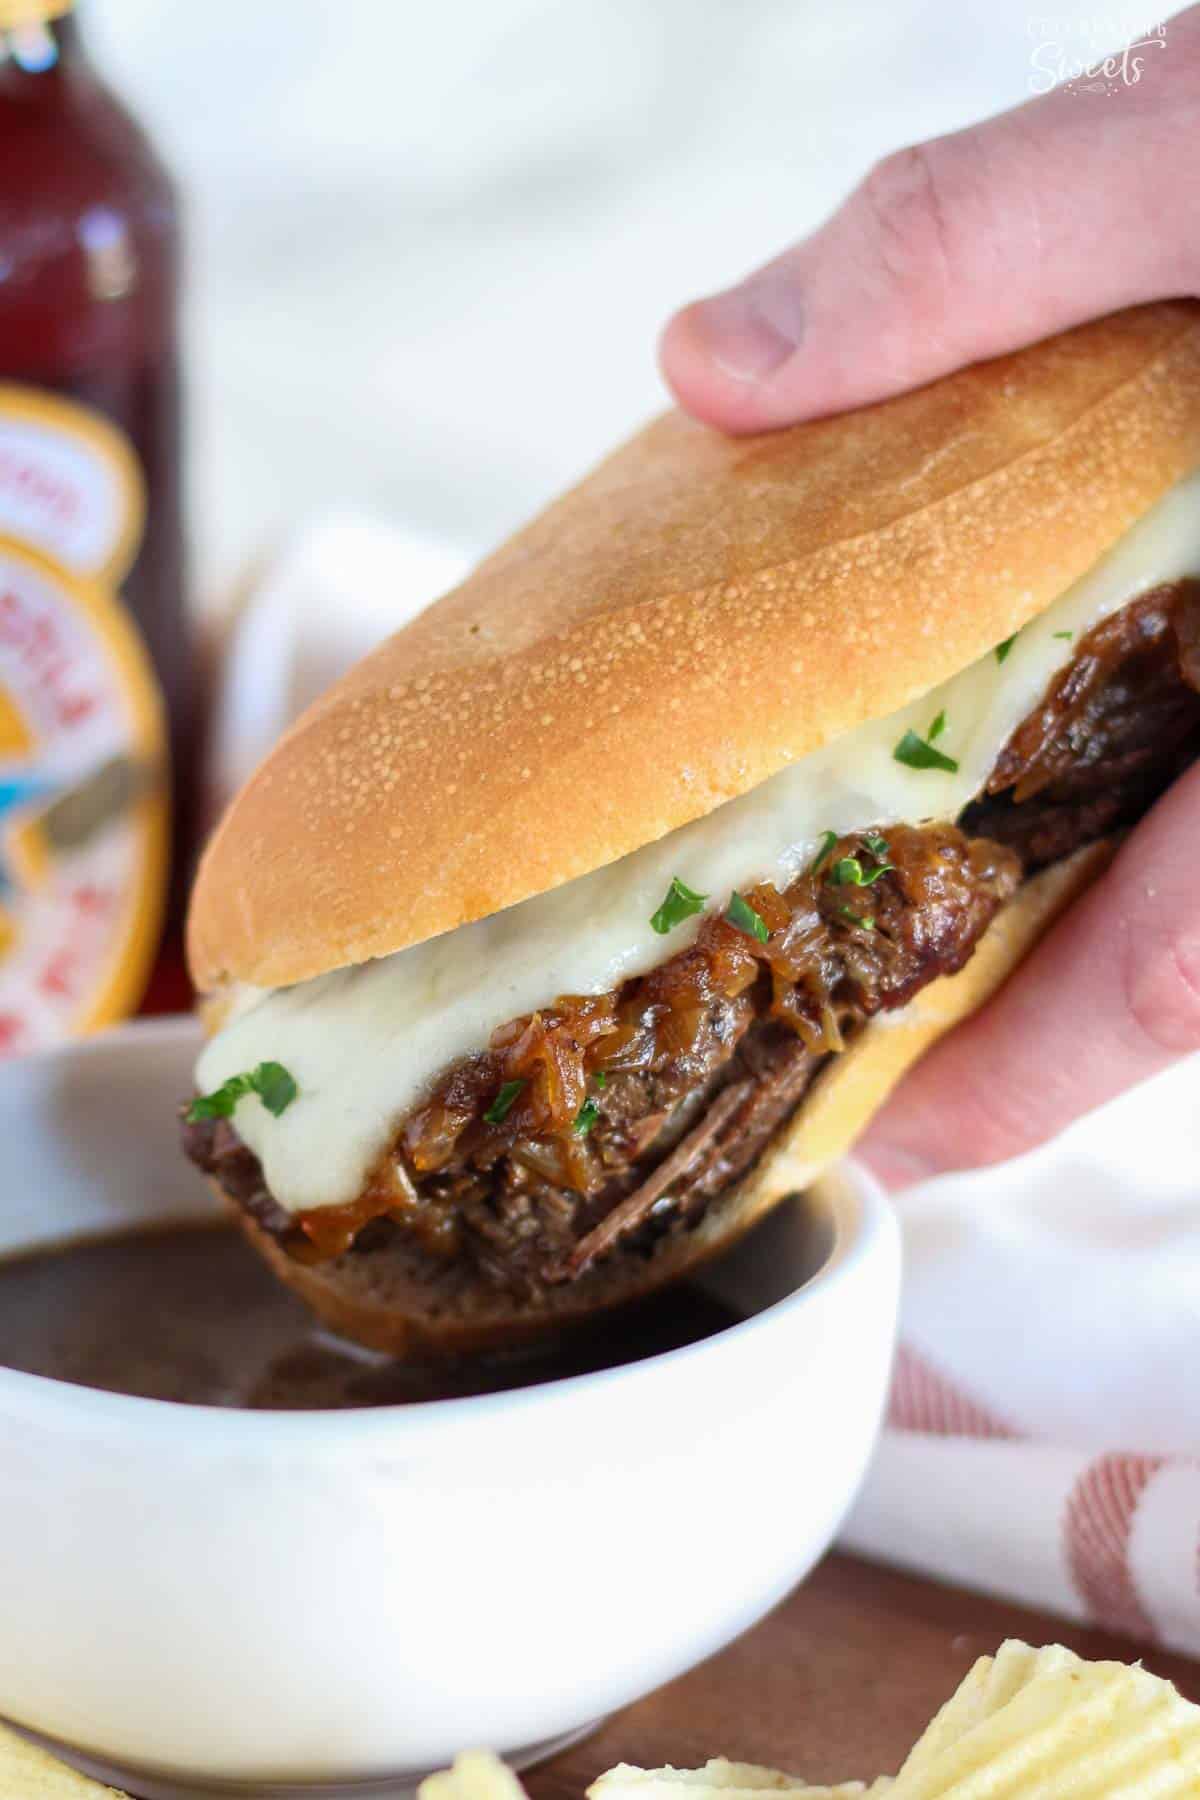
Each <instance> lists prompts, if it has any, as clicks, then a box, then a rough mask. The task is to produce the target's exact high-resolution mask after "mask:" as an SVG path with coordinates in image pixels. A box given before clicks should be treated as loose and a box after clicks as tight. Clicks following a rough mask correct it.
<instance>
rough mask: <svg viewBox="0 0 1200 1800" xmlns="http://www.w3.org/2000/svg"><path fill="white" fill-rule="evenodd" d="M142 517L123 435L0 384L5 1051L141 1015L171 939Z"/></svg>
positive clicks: (84, 414)
mask: <svg viewBox="0 0 1200 1800" xmlns="http://www.w3.org/2000/svg"><path fill="white" fill-rule="evenodd" d="M144 517H145V501H144V490H143V482H142V477H141V471H140V469H139V467H138V463H137V459H136V457H135V456H134V454H133V451H132V449H131V447H130V446H129V444H128V442H127V441H126V439H125V438H124V437H123V435H122V434H121V433H120V432H119V431H117V430H116V429H115V428H114V427H113V426H112V425H111V424H109V423H108V422H107V421H105V420H103V419H101V418H100V417H98V416H97V415H96V414H94V413H92V412H91V411H89V410H88V409H87V408H85V407H81V406H77V405H75V404H74V403H72V402H69V401H64V400H61V399H59V398H57V397H54V396H49V395H45V394H42V393H39V392H38V391H36V390H33V389H28V388H22V387H16V386H3V385H0V1056H3V1055H9V1054H17V1053H24V1052H26V1051H29V1050H34V1049H38V1048H43V1047H45V1046H48V1045H50V1044H52V1043H55V1042H58V1041H60V1040H61V1039H62V1038H64V1037H67V1036H70V1035H73V1034H76V1033H80V1032H86V1031H91V1030H95V1029H96V1028H97V1027H99V1026H102V1025H106V1024H109V1023H111V1022H113V1021H114V1020H116V1019H120V1018H122V1017H124V1016H126V1015H127V1014H128V1013H129V1012H131V1011H132V1010H133V1009H134V1008H135V1007H136V1006H137V1003H138V1000H139V998H140V995H141V991H142V987H143V985H144V983H145V979H146V974H147V971H148V968H149V963H150V959H151V957H152V956H153V954H154V950H155V947H156V944H157V940H158V933H159V929H160V925H161V919H162V908H163V899H164V893H165V887H166V877H167V856H168V852H167V842H168V838H167V831H168V818H167V751H166V732H165V721H164V713H163V705H162V699H161V695H160V693H159V690H158V685H157V682H156V679H155V676H154V672H153V670H152V668H151V665H150V662H149V659H148V657H147V655H146V652H145V649H144V647H143V644H142V640H141V636H140V634H139V632H138V630H137V628H136V626H135V625H134V624H133V621H132V620H131V618H130V616H129V614H128V613H127V611H126V609H125V607H124V605H123V604H122V601H121V599H120V596H119V592H118V587H117V584H118V583H119V582H120V580H121V578H122V577H123V575H124V574H125V573H126V571H127V569H128V567H129V565H130V563H131V561H132V559H133V558H134V556H135V555H136V554H137V549H138V545H139V543H140V542H141V536H142V529H143V525H144Z"/></svg>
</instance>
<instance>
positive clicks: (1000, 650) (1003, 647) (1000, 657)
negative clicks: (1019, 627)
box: [996, 631, 1020, 663]
mask: <svg viewBox="0 0 1200 1800" xmlns="http://www.w3.org/2000/svg"><path fill="white" fill-rule="evenodd" d="M1019 635H1020V634H1019V633H1018V632H1015V631H1014V632H1013V634H1012V636H1011V637H1008V638H1005V640H1004V642H1003V643H1002V644H997V645H996V661H997V662H998V663H1002V662H1003V661H1004V659H1005V657H1006V656H1007V655H1008V653H1009V651H1010V650H1011V649H1012V647H1013V645H1014V644H1015V643H1016V641H1017V638H1018V636H1019Z"/></svg>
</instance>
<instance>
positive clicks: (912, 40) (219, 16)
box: [89, 0, 1152, 598]
mask: <svg viewBox="0 0 1200 1800" xmlns="http://www.w3.org/2000/svg"><path fill="white" fill-rule="evenodd" d="M1129 14H1132V15H1133V18H1134V19H1135V20H1145V19H1148V18H1149V17H1151V16H1152V14H1151V13H1150V12H1149V11H1148V10H1147V9H1146V8H1144V7H1138V6H1133V7H1131V6H1130V5H1129V4H1128V0H1125V3H1122V0H1112V3H1111V4H1108V3H1106V0H1092V3H1091V4H1090V5H1087V4H1085V5H1079V4H1075V3H1074V0H1065V3H1064V0H1043V3H1042V4H1034V5H1032V6H1031V5H1029V4H1028V3H1027V0H840V3H838V0H441V3H440V4H436V5H429V4H428V3H427V0H421V3H419V4H418V3H417V0H192V3H191V4H186V5H185V4H181V3H179V0H174V3H172V0H91V4H90V7H89V22H90V26H91V36H92V41H93V44H94V46H95V48H96V50H97V53H98V54H99V56H100V58H101V60H102V61H103V63H104V64H105V66H106V67H107V68H108V69H109V70H110V72H111V73H112V75H113V77H114V78H115V79H116V81H117V82H118V83H119V85H120V87H121V89H122V91H123V92H124V93H125V94H126V95H127V96H128V98H129V99H130V100H131V101H132V102H133V103H134V105H135V106H136V108H137V109H138V111H139V112H140V114H141V116H142V117H143V118H144V119H145V120H147V121H148V122H149V123H150V125H151V127H152V129H153V130H154V132H155V133H156V135H157V137H158V140H159V142H160V144H161V146H162V147H163V148H164V150H165V151H166V153H167V155H168V158H169V160H170V162H171V164H172V166H173V167H174V169H175V171H176V173H177V175H178V177H179V178H180V181H181V183H182V185H183V187H184V191H185V194H186V197H187V204H188V216H189V228H190V246H191V288H190V319H189V327H190V329H189V337H188V344H189V353H190V360H191V396H190V398H191V415H190V416H191V482H192V492H193V529H194V539H195V547H196V552H197V571H198V575H199V578H200V587H201V591H202V593H203V594H204V595H205V596H207V597H210V598H211V597H212V596H213V595H215V594H219V593H220V592H221V591H222V590H223V588H224V587H225V585H226V584H227V582H228V580H229V578H230V576H231V574H232V572H233V571H234V570H235V569H237V568H238V567H239V566H240V564H241V563H242V561H243V559H244V558H245V557H246V556H247V555H248V554H249V553H251V552H256V551H257V550H259V549H260V548H261V547H262V545H263V543H264V541H266V540H269V539H270V538H272V537H273V536H274V535H275V534H276V533H277V532H278V531H279V529H280V528H281V527H282V526H285V525H288V524H291V523H293V522H295V521H297V520H301V519H303V518H305V517H306V516H308V515H311V514H312V513H313V512H315V511H317V510H320V509H323V508H324V507H325V506H327V505H328V504H329V503H330V502H335V501H349V502H351V503H354V504H358V505H362V506H365V507H368V508H370V509H372V510H375V511H377V512H380V513H382V514H384V515H385V516H390V517H392V518H394V519H396V520H397V521H399V522H401V523H403V524H405V525H407V526H409V527H411V528H415V529H417V530H419V531H421V532H424V533H426V534H429V535H431V536H433V537H434V538H435V539H438V540H442V541H445V542H447V543H448V544H450V545H453V546H457V547H459V548H461V549H462V550H464V551H465V552H468V553H470V552H474V551H477V550H481V549H484V548H486V547H487V546H488V545H489V544H490V543H491V542H492V541H494V540H495V539H496V538H497V537H499V536H500V535H501V534H503V533H504V532H506V531H507V530H508V529H509V528H510V527H511V526H512V525H514V524H515V523H516V522H517V521H519V520H520V519H521V517H522V516H523V515H525V514H526V513H528V512H529V511H530V510H531V509H532V508H533V507H535V506H536V505H537V504H538V503H539V502H540V501H541V500H542V499H543V498H545V497H547V496H548V495H549V494H550V493H551V492H553V491H554V490H555V489H557V488H558V487H560V486H562V485H563V483H564V482H565V481H566V480H568V479H569V478H570V477H572V476H573V475H574V474H576V473H577V472H578V471H579V470H580V469H581V468H582V467H584V466H585V465H586V464H587V463H588V462H589V461H591V460H592V459H593V458H594V457H595V456H596V455H597V454H598V453H599V452H601V451H602V450H603V449H604V448H605V447H606V446H607V445H608V444H609V443H610V442H611V441H612V440H614V439H615V438H618V437H620V436H622V435H624V433H625V432H626V431H627V430H628V429H629V428H630V427H631V426H632V425H633V424H635V423H636V422H637V421H638V420H639V419H640V418H641V417H643V416H644V415H646V414H647V413H649V412H651V411H652V410H654V409H655V408H656V407H658V406H659V405H660V404H661V403H662V400H663V394H662V390H661V387H660V384H659V381H658V378H657V375H656V372H655V362H654V344H655V337H656V334H657V331H658V329H659V326H660V324H661V322H662V321H663V319H664V318H665V316H666V315H667V314H668V313H669V312H670V311H671V310H672V308H673V307H674V306H676V305H677V304H679V303H680V302H681V301H683V300H685V299H687V298H689V297H691V296H694V295H695V294H697V293H700V292H703V291H705V290H706V289H709V288H711V287H713V286H716V285H719V284H722V283H724V282H726V281H727V280H728V279H730V278H732V277H734V276H736V275H737V274H739V273H740V272H742V271H744V270H746V269H747V268H749V267H751V266H752V265H753V264H755V263H756V262H758V261H760V260H762V259H763V258H764V257H766V256H767V255H769V254H770V253H772V252H774V251H775V250H777V249H779V248H780V247H781V246H782V245H783V244H784V243H786V242H787V241H788V240H789V239H790V238H792V237H795V236H797V235H798V234H800V233H802V232H804V231H806V230H808V229H809V228H810V227H811V226H812V225H813V224H814V223H815V222H816V221H817V220H818V219H819V218H820V217H821V216H822V215H823V214H824V213H825V212H826V211H828V210H829V208H830V207H831V206H833V205H834V204H835V202H836V201H837V199H838V198H839V196H840V195H842V194H843V193H844V192H845V191H846V189H847V188H848V187H849V186H850V185H851V184H852V183H853V182H854V181H855V179H856V178H857V177H858V176H859V175H860V174H861V173H862V172H863V171H864V170H865V168H866V167H867V165H868V164H869V163H870V162H871V161H872V160H873V159H874V158H875V157H877V156H878V155H880V154H881V153H883V152H884V151H886V150H888V149H890V148H893V147H896V146H898V145H900V144H902V143H904V142H905V141H908V140H911V139H913V138H914V137H917V136H923V135H927V134H929V133H932V132H937V131H944V130H948V129H951V128H953V127H955V126H958V125H962V124H965V123H966V122H968V121H969V120H971V119H973V118H975V117H978V116H979V115H981V114H983V113H986V112H989V111H994V110H996V109H998V108H1000V107H1003V106H1007V105H1011V104H1013V103H1014V102H1016V101H1019V100H1020V99H1022V98H1023V97H1025V96H1026V95H1027V94H1028V93H1029V91H1030V83H1031V80H1032V79H1034V78H1035V70H1034V65H1033V62H1032V54H1033V51H1034V49H1035V46H1036V45H1037V44H1039V43H1042V44H1044V43H1046V42H1047V40H1050V41H1051V42H1052V43H1055V44H1057V45H1058V46H1059V47H1061V50H1062V53H1063V54H1064V55H1066V56H1071V55H1077V54H1078V53H1079V52H1080V50H1081V49H1082V50H1085V51H1086V50H1088V49H1089V48H1090V49H1107V48H1108V47H1110V45H1111V44H1115V43H1116V42H1118V41H1119V40H1121V39H1122V38H1123V37H1124V36H1126V35H1127V34H1128V33H1129V31H1131V30H1133V29H1134V26H1133V24H1131V23H1130V22H1129V20H1128V19H1127V18H1126V15H1129ZM1046 54H1047V53H1046V52H1045V51H1043V52H1042V55H1043V58H1045V56H1046ZM1083 60H1086V56H1085V57H1084V58H1083ZM1043 66H1044V64H1043Z"/></svg>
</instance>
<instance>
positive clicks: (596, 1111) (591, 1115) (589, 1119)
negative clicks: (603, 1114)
mask: <svg viewBox="0 0 1200 1800" xmlns="http://www.w3.org/2000/svg"><path fill="white" fill-rule="evenodd" d="M599 1117H600V1108H599V1107H598V1106H597V1105H596V1102H595V1101H594V1100H585V1101H584V1103H583V1105H582V1106H581V1107H580V1109H579V1111H578V1112H577V1113H576V1114H575V1130H576V1131H577V1132H578V1134H579V1136H580V1137H586V1136H587V1134H588V1132H589V1131H590V1130H591V1129H592V1126H593V1125H594V1124H595V1123H596V1120H597V1119H598V1118H599Z"/></svg>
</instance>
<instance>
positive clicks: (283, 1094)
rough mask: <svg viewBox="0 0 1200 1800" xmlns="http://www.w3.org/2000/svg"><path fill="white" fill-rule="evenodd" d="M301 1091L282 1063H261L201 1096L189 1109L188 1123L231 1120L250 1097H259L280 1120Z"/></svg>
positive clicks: (197, 1096)
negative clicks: (243, 1101)
mask: <svg viewBox="0 0 1200 1800" xmlns="http://www.w3.org/2000/svg"><path fill="white" fill-rule="evenodd" d="M298 1092H299V1089H298V1088H297V1086H296V1082H295V1078H294V1077H293V1076H292V1075H291V1074H290V1073H289V1071H288V1070H287V1069H285V1068H284V1066H283V1064H282V1063H277V1062H261V1063H259V1065H258V1067H257V1069H249V1070H248V1071H247V1072H246V1073H245V1074H244V1075H231V1076H230V1077H229V1080H228V1081H223V1082H222V1083H221V1085H220V1087H219V1088H216V1089H214V1091H213V1092H212V1093H211V1094H197V1095H196V1098H195V1099H194V1100H193V1101H192V1104H191V1105H190V1106H189V1107H188V1110H187V1116H188V1123H189V1124H191V1125H195V1124H197V1123H198V1122H199V1121H200V1120H201V1119H228V1118H231V1117H232V1115H233V1109H234V1107H235V1106H236V1105H237V1103H238V1101H239V1100H244V1099H245V1097H246V1095H247V1094H257V1095H258V1097H259V1099H260V1100H261V1101H262V1103H263V1105H264V1106H265V1107H266V1109H267V1111H268V1112H269V1113H271V1114H272V1115H273V1117H275V1118H276V1119H277V1118H278V1117H279V1115H280V1113H284V1112H286V1111H287V1109H288V1107H289V1106H290V1105H291V1104H292V1101H293V1100H294V1099H295V1098H296V1095H297V1093H298Z"/></svg>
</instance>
